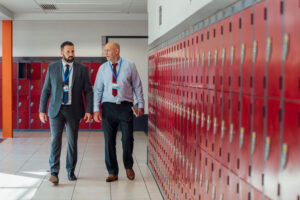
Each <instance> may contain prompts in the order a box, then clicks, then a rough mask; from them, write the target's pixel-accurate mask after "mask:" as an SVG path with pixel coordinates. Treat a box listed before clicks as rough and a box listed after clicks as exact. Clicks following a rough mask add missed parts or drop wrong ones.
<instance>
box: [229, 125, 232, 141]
mask: <svg viewBox="0 0 300 200" xmlns="http://www.w3.org/2000/svg"><path fill="white" fill-rule="evenodd" d="M232 139H233V124H231V125H230V131H229V142H230V143H231V142H232Z"/></svg>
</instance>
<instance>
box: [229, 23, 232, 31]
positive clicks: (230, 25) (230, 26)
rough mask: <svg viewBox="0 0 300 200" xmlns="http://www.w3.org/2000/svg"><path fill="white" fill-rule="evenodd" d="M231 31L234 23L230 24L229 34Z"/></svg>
mask: <svg viewBox="0 0 300 200" xmlns="http://www.w3.org/2000/svg"><path fill="white" fill-rule="evenodd" d="M231 30H232V23H231V22H230V23H229V32H231Z"/></svg>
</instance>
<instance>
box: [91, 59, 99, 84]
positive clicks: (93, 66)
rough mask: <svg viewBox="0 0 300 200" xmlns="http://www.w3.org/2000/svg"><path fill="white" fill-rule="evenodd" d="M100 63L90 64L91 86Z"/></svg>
mask: <svg viewBox="0 0 300 200" xmlns="http://www.w3.org/2000/svg"><path fill="white" fill-rule="evenodd" d="M100 66H101V63H99V62H92V63H91V84H92V85H94V83H95V80H96V76H97V72H98V69H99V68H100Z"/></svg>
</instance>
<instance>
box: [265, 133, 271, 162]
mask: <svg viewBox="0 0 300 200" xmlns="http://www.w3.org/2000/svg"><path fill="white" fill-rule="evenodd" d="M270 144H271V138H270V137H267V138H266V144H265V161H266V160H268V158H269V154H270Z"/></svg>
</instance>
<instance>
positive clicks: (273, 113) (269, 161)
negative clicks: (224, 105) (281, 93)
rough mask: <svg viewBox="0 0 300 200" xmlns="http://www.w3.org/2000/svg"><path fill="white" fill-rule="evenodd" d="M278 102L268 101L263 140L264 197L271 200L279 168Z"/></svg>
mask: <svg viewBox="0 0 300 200" xmlns="http://www.w3.org/2000/svg"><path fill="white" fill-rule="evenodd" d="M280 146H281V144H280V100H276V99H269V100H268V127H267V138H266V139H265V155H264V157H265V160H266V162H265V174H264V177H263V186H264V191H265V193H264V195H265V196H266V197H268V198H271V199H277V198H278V196H277V194H278V191H277V189H278V174H279V166H280Z"/></svg>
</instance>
